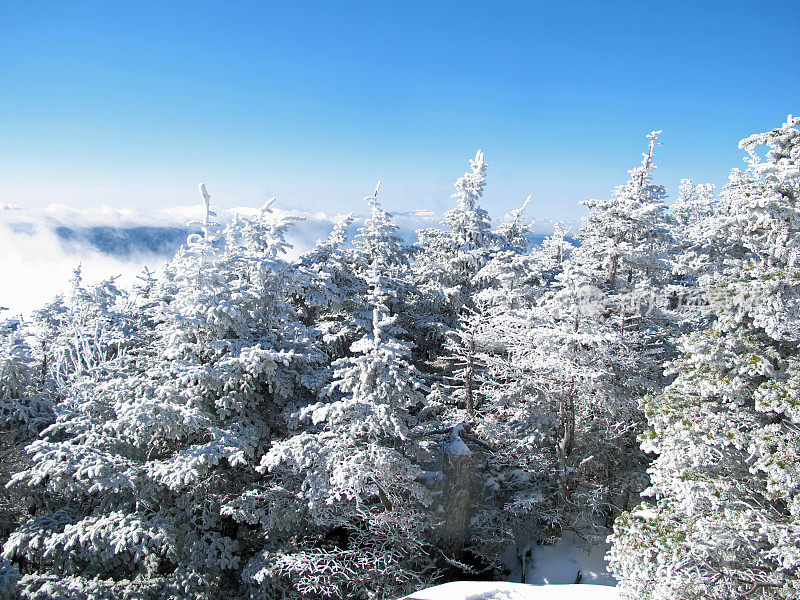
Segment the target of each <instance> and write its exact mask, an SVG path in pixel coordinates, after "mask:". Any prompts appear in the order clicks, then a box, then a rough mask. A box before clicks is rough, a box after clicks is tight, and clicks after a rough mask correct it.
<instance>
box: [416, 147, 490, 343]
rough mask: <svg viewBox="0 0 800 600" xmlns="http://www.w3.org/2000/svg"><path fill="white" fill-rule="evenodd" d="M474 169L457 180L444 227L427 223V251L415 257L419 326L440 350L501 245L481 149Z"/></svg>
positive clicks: (422, 239) (423, 242)
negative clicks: (487, 203) (485, 200)
mask: <svg viewBox="0 0 800 600" xmlns="http://www.w3.org/2000/svg"><path fill="white" fill-rule="evenodd" d="M470 167H471V169H470V172H468V173H465V174H464V175H463V177H460V178H459V179H457V180H456V182H455V188H456V192H455V193H454V194H453V196H452V197H453V198H454V199H455V200H456V202H457V205H456V207H455V208H453V209H451V210H449V211H447V212H446V213H445V219H444V226H445V228H444V229H421V230H419V231H418V232H417V234H418V235H419V246H420V248H421V256H420V257H419V259H418V260H417V261H416V262H415V263H414V279H415V283H416V284H417V285H418V287H419V289H420V292H421V294H422V298H421V301H420V303H419V307H418V314H419V317H418V320H419V322H418V327H417V329H419V330H420V331H421V332H423V333H424V335H425V337H426V345H427V346H428V348H429V354H430V355H431V356H435V355H436V353H437V349H438V348H440V347H441V345H442V344H443V342H444V339H445V336H446V334H447V332H448V331H451V330H453V329H455V328H457V327H458V318H459V314H460V313H461V311H462V309H463V308H465V307H467V308H469V307H471V306H472V303H473V302H474V297H473V294H474V292H476V291H477V290H478V289H479V288H478V286H477V281H476V275H477V273H478V271H480V270H481V269H482V268H483V267H484V266H485V265H486V263H487V262H488V261H489V258H490V256H491V253H492V250H493V249H494V248H495V245H496V241H497V238H496V235H495V234H494V233H493V232H492V231H491V223H490V218H489V215H488V213H487V212H486V211H485V210H484V209H482V208H481V207H480V205H479V204H478V202H479V200H480V199H481V197H482V196H483V190H484V188H485V186H486V162H485V161H484V155H483V152H482V151H480V150H478V152H477V153H476V154H475V158H474V159H472V160H470Z"/></svg>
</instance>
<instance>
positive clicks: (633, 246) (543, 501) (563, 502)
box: [473, 134, 670, 560]
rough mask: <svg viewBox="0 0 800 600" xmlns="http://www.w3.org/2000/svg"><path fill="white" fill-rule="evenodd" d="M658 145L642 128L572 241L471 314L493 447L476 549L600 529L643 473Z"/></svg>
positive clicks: (655, 339) (655, 363)
mask: <svg viewBox="0 0 800 600" xmlns="http://www.w3.org/2000/svg"><path fill="white" fill-rule="evenodd" d="M655 146H656V134H651V136H650V148H649V151H648V153H647V154H645V155H644V161H643V163H642V166H641V167H637V168H636V169H634V170H632V171H631V179H630V181H629V182H628V183H627V184H625V185H624V186H620V187H618V188H617V189H615V191H614V194H613V196H612V198H611V199H609V200H603V201H591V202H588V203H587V205H588V206H589V208H590V212H589V215H588V216H587V217H586V219H585V224H584V228H583V229H582V230H581V232H580V235H579V238H580V241H581V245H580V247H578V248H575V249H574V250H572V251H571V252H569V250H570V248H569V247H567V246H566V245H565V243H564V240H563V231H558V232H556V234H555V235H554V236H553V238H552V239H551V240H550V241H549V242H548V244H547V245H546V246H545V247H543V248H541V249H539V250H537V251H535V252H534V253H533V254H532V255H531V257H530V260H529V265H530V271H529V273H530V275H529V277H530V276H533V277H536V278H537V279H538V280H539V282H540V285H539V287H538V289H535V291H534V293H532V294H529V295H528V298H527V301H523V302H522V304H521V305H520V308H518V309H517V310H512V311H509V310H507V309H504V310H497V309H492V310H488V311H485V312H484V314H483V316H482V319H481V320H480V321H479V323H478V326H477V328H476V331H475V346H476V362H477V363H480V364H481V365H482V372H481V373H480V380H481V381H480V386H479V388H478V389H477V394H476V395H477V398H478V399H477V400H476V403H477V404H478V405H479V406H480V407H481V408H479V409H477V410H476V414H477V418H476V419H475V421H476V426H475V433H476V435H477V436H479V437H480V438H481V439H482V440H483V441H484V442H486V443H488V444H490V445H491V446H492V447H493V448H495V449H496V450H495V451H494V452H493V453H491V454H490V455H489V456H488V458H487V460H486V472H485V483H486V486H485V491H487V492H488V494H487V496H486V499H485V501H484V502H483V506H476V509H477V510H478V512H477V513H476V516H475V519H474V520H473V523H474V524H475V533H474V539H475V541H476V543H475V548H476V551H478V552H480V553H482V554H483V555H484V556H486V557H487V558H489V559H492V560H497V559H498V558H499V556H500V555H501V554H502V552H503V549H504V547H506V546H504V544H516V545H517V550H518V552H519V553H520V554H521V555H522V554H523V553H524V551H525V549H526V548H525V545H526V543H528V542H529V541H531V540H533V541H536V540H539V541H542V542H545V543H546V542H547V541H549V540H552V539H553V538H554V537H558V536H559V535H560V534H561V532H562V531H564V530H574V531H577V532H579V534H580V535H581V536H582V537H584V538H586V539H587V540H590V541H591V540H593V541H594V542H598V541H600V540H602V539H603V538H604V537H605V535H606V533H607V527H608V526H609V525H610V523H611V522H612V520H613V518H614V517H615V516H616V515H617V514H619V513H620V512H621V511H622V510H623V509H624V508H625V507H626V505H627V503H628V501H629V498H631V497H634V498H635V497H636V494H637V493H638V492H640V491H641V490H642V489H643V488H644V487H645V485H646V478H645V467H646V464H647V463H646V460H645V456H644V454H643V453H642V452H641V451H639V450H638V448H637V443H636V434H637V433H638V432H639V431H640V430H641V428H642V427H643V417H642V415H641V413H640V411H639V409H638V406H637V405H638V400H639V399H640V398H641V397H642V396H643V395H644V394H645V393H646V392H648V391H652V390H657V389H659V386H660V385H661V383H662V380H661V374H660V371H661V368H662V363H663V361H664V360H665V359H666V357H667V356H668V353H669V346H668V345H667V344H666V343H665V338H666V336H667V335H668V334H669V327H668V326H667V325H668V324H669V319H668V316H667V315H666V313H665V309H666V304H667V298H666V295H665V293H664V291H663V287H664V285H665V282H666V278H667V276H668V265H669V262H668V258H669V254H668V251H669V250H670V240H669V235H668V229H667V225H668V222H667V220H666V217H665V216H664V210H665V209H664V206H663V196H664V191H663V188H661V187H660V186H655V185H653V184H652V183H651V182H650V176H651V172H652V170H653V168H654V165H653V150H654V148H655ZM567 254H568V255H569V257H568V258H566V255H567ZM490 264H491V263H490ZM519 300H520V298H519V297H518V298H515V301H519Z"/></svg>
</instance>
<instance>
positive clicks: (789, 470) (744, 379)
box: [610, 116, 800, 600]
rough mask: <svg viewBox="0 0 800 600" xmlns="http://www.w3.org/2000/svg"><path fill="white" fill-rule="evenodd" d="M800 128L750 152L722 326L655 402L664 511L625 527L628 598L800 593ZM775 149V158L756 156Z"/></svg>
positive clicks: (687, 346) (785, 129)
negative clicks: (798, 457)
mask: <svg viewBox="0 0 800 600" xmlns="http://www.w3.org/2000/svg"><path fill="white" fill-rule="evenodd" d="M798 124H800V119H796V118H792V117H791V116H790V117H789V119H788V120H787V122H786V123H785V124H784V125H783V126H782V127H780V128H778V129H775V130H773V131H771V132H767V133H764V134H758V135H754V136H751V137H749V138H747V139H745V140H743V141H742V142H741V143H740V148H743V149H745V150H746V151H747V153H748V157H747V158H746V161H747V163H748V168H747V170H746V171H745V172H739V171H736V170H734V172H733V174H732V175H731V179H730V182H729V183H728V185H727V186H726V187H725V189H724V190H723V192H722V195H721V198H720V201H719V208H718V210H717V212H716V213H715V217H714V218H713V219H712V220H711V221H708V226H709V227H711V228H712V230H711V232H710V234H711V237H712V239H716V240H718V243H720V242H722V241H723V240H725V242H724V243H721V244H720V246H719V247H718V251H719V255H720V256H719V263H720V264H721V265H723V266H724V268H723V270H722V271H721V272H720V273H709V274H706V275H705V276H704V277H702V278H701V281H700V283H701V286H702V289H703V292H704V295H705V297H706V298H707V299H708V302H709V306H708V311H709V313H710V316H711V317H712V321H711V324H710V325H709V326H708V327H707V328H705V329H702V330H700V331H696V332H693V333H689V334H687V335H686V336H684V337H683V338H682V339H681V341H680V349H681V351H682V355H681V357H680V358H679V359H677V360H676V361H675V362H674V363H672V365H671V367H670V371H671V373H672V374H673V375H674V376H675V380H674V382H673V383H672V384H671V385H669V386H668V387H667V388H666V390H665V391H664V392H663V393H662V394H657V395H653V396H650V397H648V398H647V399H646V400H645V401H644V402H643V408H644V410H645V412H646V414H647V419H648V423H649V425H650V429H649V430H648V431H647V432H646V434H645V435H644V436H643V438H642V446H643V448H644V449H646V450H648V451H652V452H656V453H657V454H658V457H657V459H656V461H655V463H654V464H653V466H652V468H651V469H650V474H651V479H652V486H651V488H650V490H649V494H650V496H651V497H652V499H653V500H652V501H651V502H648V503H645V504H642V505H641V506H639V507H637V508H636V509H634V510H632V511H631V512H629V513H626V514H624V515H623V516H621V517H620V518H619V519H618V520H617V523H616V525H615V535H614V547H613V550H612V552H611V556H610V558H611V563H612V567H613V569H614V571H615V573H616V574H617V576H619V577H621V580H622V585H623V590H624V592H625V594H626V595H627V597H630V598H637V599H638V598H644V599H653V600H655V599H664V600H666V599H668V598H669V599H676V598H679V599H680V598H687V599H688V598H699V597H703V598H714V599H720V600H721V599H723V598H744V597H747V598H764V599H766V598H770V599H773V598H787V599H788V598H796V597H798V594H800V546H799V545H798V540H800V470H799V469H798V462H797V456H798V452H800V410H798V407H799V406H800V400H799V399H800V383H799V382H800V362H798V355H800V352H799V351H800V347H798V344H800V328H798V323H800V312H799V311H800V254H799V253H798V249H799V248H800V131H798V129H797V126H798ZM762 146H766V147H767V149H768V150H767V152H766V156H762V155H760V154H759V153H758V151H759V150H760V148H761V147H762Z"/></svg>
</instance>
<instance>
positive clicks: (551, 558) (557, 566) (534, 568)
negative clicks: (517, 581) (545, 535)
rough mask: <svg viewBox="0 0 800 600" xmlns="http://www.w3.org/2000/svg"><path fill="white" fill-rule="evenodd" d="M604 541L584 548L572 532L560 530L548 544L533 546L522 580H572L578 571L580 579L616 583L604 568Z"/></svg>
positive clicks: (532, 581)
mask: <svg viewBox="0 0 800 600" xmlns="http://www.w3.org/2000/svg"><path fill="white" fill-rule="evenodd" d="M608 549H609V548H608V545H607V544H598V545H596V546H594V547H592V548H589V549H587V548H586V547H585V544H584V542H583V541H582V540H580V539H579V538H578V537H577V536H576V535H575V534H574V533H571V532H568V531H566V532H564V534H563V536H562V537H561V539H559V540H558V542H556V543H555V544H553V545H552V546H533V547H532V549H531V560H530V563H529V565H528V570H527V577H526V579H525V581H526V582H528V583H531V584H568V583H575V581H576V578H577V576H578V573H580V575H581V579H580V580H581V583H587V584H597V585H605V586H614V585H617V580H616V579H614V576H613V575H612V574H611V573H609V572H608V571H607V569H606V566H607V564H608V563H606V561H605V558H604V556H605V554H606V552H608Z"/></svg>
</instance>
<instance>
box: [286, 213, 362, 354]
mask: <svg viewBox="0 0 800 600" xmlns="http://www.w3.org/2000/svg"><path fill="white" fill-rule="evenodd" d="M352 222H353V215H352V214H350V215H346V216H344V217H342V218H340V219H339V221H338V222H337V223H336V225H335V227H334V228H333V230H332V231H331V233H330V235H329V236H328V237H327V238H326V239H324V240H320V241H319V242H317V244H316V246H315V247H314V248H313V249H312V250H311V251H309V252H307V253H305V254H304V255H303V256H302V257H301V258H300V261H299V264H298V265H297V271H298V272H297V280H298V285H299V288H300V289H299V293H298V295H297V298H296V302H297V303H298V305H299V310H300V313H301V316H302V319H303V322H304V323H306V324H307V325H309V326H313V327H315V328H316V329H317V330H318V331H319V332H320V334H321V335H320V341H321V342H322V344H323V347H324V348H325V351H326V352H327V354H328V355H329V356H331V357H334V358H338V357H341V356H343V355H344V354H345V353H346V351H347V348H348V347H349V345H350V344H351V343H352V342H353V341H354V340H355V338H356V336H357V335H358V332H359V330H362V331H363V329H364V323H363V322H361V323H359V322H356V320H355V318H354V315H355V314H357V313H358V314H360V313H362V312H363V310H362V307H361V305H362V304H363V296H364V293H365V291H366V285H365V284H364V282H363V280H362V279H360V278H359V277H358V275H357V273H356V270H355V265H354V261H353V257H352V253H351V252H349V251H348V250H347V249H345V247H344V246H345V244H346V243H347V228H348V227H349V226H350V225H351V224H352Z"/></svg>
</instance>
